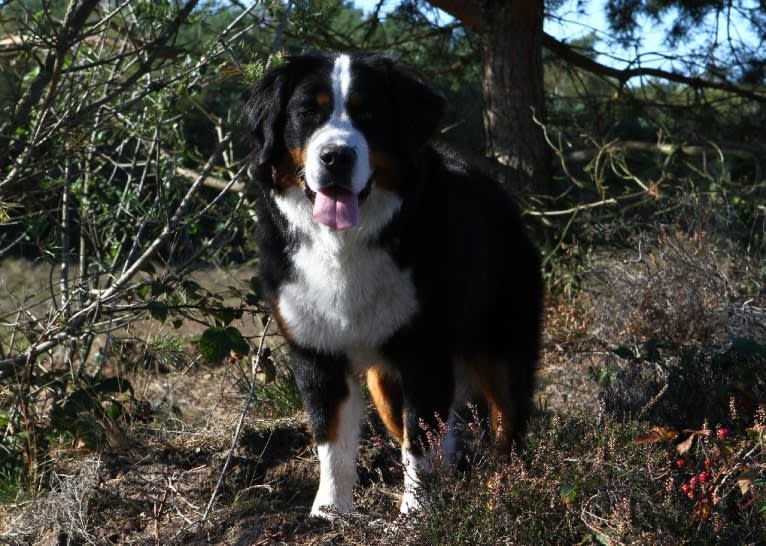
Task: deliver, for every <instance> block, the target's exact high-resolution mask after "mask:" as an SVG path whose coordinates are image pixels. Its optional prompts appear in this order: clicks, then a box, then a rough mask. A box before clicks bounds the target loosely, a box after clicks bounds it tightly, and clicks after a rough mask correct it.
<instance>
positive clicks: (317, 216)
mask: <svg viewBox="0 0 766 546" xmlns="http://www.w3.org/2000/svg"><path fill="white" fill-rule="evenodd" d="M371 186H372V177H370V179H369V180H368V181H367V184H366V185H365V187H364V188H363V189H362V191H361V192H359V193H358V194H357V193H354V192H352V191H351V190H349V189H347V188H344V187H341V186H328V187H326V188H322V189H321V190H319V191H316V192H315V191H313V190H312V189H311V188H309V185H308V184H307V183H305V181H304V185H303V188H304V191H305V192H306V196H307V197H308V198H309V200H310V201H311V202H312V203H313V205H314V207H313V219H314V222H316V223H317V224H322V225H325V226H327V227H329V228H330V229H331V230H333V231H343V230H347V229H351V228H353V227H355V226H356V225H357V224H359V207H360V206H361V204H362V203H363V202H364V200H365V199H366V198H367V196H368V195H369V193H370V188H371Z"/></svg>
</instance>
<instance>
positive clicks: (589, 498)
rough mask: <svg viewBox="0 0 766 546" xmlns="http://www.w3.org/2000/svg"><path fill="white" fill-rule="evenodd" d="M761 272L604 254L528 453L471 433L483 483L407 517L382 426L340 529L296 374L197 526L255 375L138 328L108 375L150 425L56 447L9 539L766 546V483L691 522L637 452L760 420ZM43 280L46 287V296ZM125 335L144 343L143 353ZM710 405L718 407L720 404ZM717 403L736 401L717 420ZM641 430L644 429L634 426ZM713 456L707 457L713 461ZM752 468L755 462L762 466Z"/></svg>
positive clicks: (723, 253)
mask: <svg viewBox="0 0 766 546" xmlns="http://www.w3.org/2000/svg"><path fill="white" fill-rule="evenodd" d="M749 267H750V266H749V265H748V264H747V262H746V261H745V260H743V258H742V257H741V256H739V255H738V253H737V252H736V250H735V249H733V248H732V247H731V246H728V245H727V244H725V243H721V241H717V240H715V239H714V238H713V237H711V236H709V235H708V234H704V233H700V234H697V235H694V236H686V235H683V234H678V233H671V234H668V233H661V234H659V235H657V236H656V237H654V238H651V239H644V240H642V244H641V248H640V249H639V248H634V249H632V251H630V252H627V253H625V252H623V253H621V254H619V255H615V254H612V255H600V256H599V255H591V256H590V261H589V266H588V269H587V271H586V273H585V274H584V275H583V285H582V289H581V290H580V291H579V292H577V293H576V294H575V295H569V296H566V297H565V296H557V297H551V298H550V301H549V302H548V305H547V315H546V334H545V343H544V354H543V358H542V366H541V370H540V379H541V380H540V388H539V391H538V393H537V395H536V399H537V400H538V401H539V406H540V411H539V412H538V415H537V416H536V417H535V419H534V421H533V423H532V426H531V432H530V437H529V446H528V450H527V452H526V453H525V454H523V455H522V456H514V457H513V458H512V459H511V460H510V461H498V460H496V459H494V458H492V457H489V456H487V454H486V452H485V447H483V446H481V445H478V444H477V442H476V441H475V437H474V441H473V443H472V444H471V447H470V448H469V449H468V450H467V457H468V458H469V459H470V460H471V463H472V464H470V465H468V468H469V470H468V471H467V472H466V471H457V470H455V469H451V468H449V467H440V470H439V471H438V472H437V474H438V476H436V477H435V479H434V480H433V481H430V482H429V485H428V487H429V490H430V498H431V503H430V504H429V507H428V509H427V510H425V511H424V512H423V513H422V514H421V515H420V516H418V517H417V518H414V519H407V520H403V519H401V518H399V517H398V514H397V511H396V507H397V498H398V495H399V494H400V489H401V480H402V470H401V468H400V463H399V454H398V450H397V447H396V445H395V443H394V442H393V441H392V440H391V439H390V438H389V437H388V436H387V435H386V433H385V432H383V431H382V427H381V425H380V423H379V422H378V421H377V419H376V418H375V417H374V416H371V417H370V418H369V420H368V421H367V422H365V424H364V425H363V443H362V447H361V451H360V461H359V474H360V482H359V487H358V488H357V497H356V503H357V507H358V513H357V514H355V515H351V516H348V517H343V518H339V519H337V520H336V521H334V522H332V523H327V522H323V521H316V520H314V519H311V518H309V517H307V513H308V510H309V507H310V504H311V501H312V498H313V495H314V492H315V488H316V485H317V480H318V475H317V465H316V462H315V459H314V456H313V454H312V451H311V440H310V434H309V431H308V429H307V426H306V422H305V419H304V418H303V417H302V414H301V413H300V412H298V413H294V408H295V402H294V401H290V400H289V397H290V396H291V395H290V393H289V388H288V387H287V386H286V385H289V377H288V376H285V375H284V374H282V375H281V376H280V377H281V379H280V381H282V383H281V385H282V387H280V388H281V389H283V390H279V389H273V390H272V391H270V392H267V390H266V389H265V388H264V389H259V390H258V391H257V396H256V402H255V405H254V407H253V411H252V413H251V414H250V415H247V416H246V419H245V427H244V433H243V435H242V436H241V438H240V441H239V443H238V445H237V447H236V449H235V451H234V453H233V458H232V462H231V465H230V467H229V470H228V471H227V473H226V475H225V480H224V487H223V489H222V490H221V492H220V494H219V496H218V497H217V498H216V499H215V502H214V503H213V504H212V510H211V512H210V513H209V515H208V517H207V519H205V520H204V521H203V516H204V514H205V511H206V507H207V505H208V503H209V502H210V499H211V494H212V492H213V490H214V487H215V484H216V482H217V480H218V478H219V476H220V473H221V469H222V468H223V463H224V460H225V458H226V456H227V455H228V449H229V445H230V442H231V438H232V437H233V434H234V429H235V427H236V423H237V420H238V419H239V416H240V414H241V412H242V408H243V406H244V400H245V398H246V393H247V391H248V373H249V372H248V370H247V365H246V364H247V363H246V362H240V363H238V364H232V363H230V364H227V365H222V364H210V365H208V364H204V363H202V362H201V361H200V359H199V358H198V356H197V352H196V349H195V347H194V345H193V344H190V342H189V341H190V340H191V339H193V337H194V335H196V334H197V333H198V332H197V329H196V327H195V326H188V327H187V326H184V327H183V328H182V329H181V330H180V331H176V330H173V329H171V328H170V326H168V325H163V326H160V327H158V326H157V324H156V323H152V322H149V321H146V322H145V323H142V324H141V325H134V327H135V328H136V329H135V330H133V331H132V332H131V335H130V336H125V345H124V346H123V347H122V350H115V351H114V352H113V353H112V354H111V356H110V362H109V367H108V368H107V371H109V372H110V373H112V372H114V373H119V374H122V375H124V376H125V377H127V378H129V380H130V381H131V383H132V384H133V385H134V388H135V391H136V398H137V399H140V400H143V401H146V402H148V403H149V404H150V406H149V407H150V411H149V412H148V415H145V416H144V419H143V420H139V419H135V420H133V421H131V422H128V423H126V424H123V425H120V436H119V438H118V441H114V442H112V443H111V444H110V445H108V446H107V447H105V448H103V449H102V450H100V451H98V452H97V453H93V452H88V451H87V450H85V449H84V448H83V446H82V445H80V444H78V443H77V442H76V440H73V439H71V438H70V439H67V438H61V440H60V442H59V443H58V444H57V445H51V446H49V456H50V457H52V458H55V461H52V463H51V464H50V472H49V476H50V478H49V482H48V487H47V489H46V490H44V491H40V492H39V493H38V494H37V495H36V496H35V498H32V499H30V500H27V501H24V500H23V499H21V498H19V499H18V501H17V503H16V504H9V505H6V506H5V507H3V508H1V509H0V521H3V523H2V524H0V537H2V540H4V541H6V542H8V543H11V544H48V543H50V542H51V541H58V542H59V543H67V542H69V543H78V544H362V543H364V544H397V545H400V544H423V543H431V544H447V543H450V544H458V543H460V544H479V543H481V544H488V543H495V544H501V543H506V544H532V543H534V544H560V543H602V544H606V543H609V544H617V543H656V544H680V543H686V542H688V541H693V542H698V543H711V542H720V541H722V540H723V541H727V540H729V541H731V540H733V541H735V542H736V541H740V540H748V541H750V542H753V541H756V542H757V541H758V540H761V539H766V537H763V536H762V535H763V533H762V531H759V529H763V528H766V526H764V524H766V521H763V517H762V516H759V515H758V514H759V512H758V511H757V510H758V509H760V508H759V507H760V506H762V503H763V499H764V497H765V496H766V493H765V492H764V489H763V486H762V483H761V482H758V481H757V480H754V481H753V484H754V485H753V488H752V489H751V491H750V492H749V493H748V494H747V495H744V494H739V493H737V492H736V491H735V492H734V493H732V494H731V495H730V496H729V497H728V498H727V500H726V502H725V503H723V504H721V505H720V506H716V507H715V509H714V510H713V512H712V514H710V515H709V516H708V517H706V518H705V519H704V520H699V519H697V520H695V519H694V518H695V516H694V513H695V512H694V510H695V505H694V503H693V502H692V501H689V500H688V499H685V498H684V497H683V496H681V495H679V494H678V487H679V486H680V483H681V479H682V478H683V479H687V478H688V477H685V478H684V477H683V476H681V475H680V474H679V473H678V472H676V471H674V470H673V469H672V468H671V463H672V461H673V457H674V449H673V446H672V444H671V445H648V446H647V445H638V444H636V443H635V442H634V441H633V440H634V438H635V437H636V436H637V435H638V434H639V433H641V432H645V431H646V430H648V428H650V427H651V426H652V425H655V424H658V423H661V422H664V421H667V420H668V416H672V417H673V418H674V419H676V420H684V419H686V420H688V421H687V422H685V423H684V425H685V426H690V427H699V426H701V421H700V420H699V419H700V413H699V411H696V413H695V412H692V411H691V410H692V409H696V410H700V408H703V411H704V412H706V416H707V417H708V418H710V419H727V418H729V417H728V416H730V415H731V411H732V407H734V406H731V404H730V403H729V402H730V398H731V395H732V393H734V395H736V396H740V395H742V396H744V395H745V394H747V396H750V399H749V401H750V402H751V403H753V404H755V405H756V407H757V404H758V403H766V393H765V392H764V391H763V390H759V389H762V386H763V385H762V383H759V381H762V380H763V379H764V378H763V377H762V375H758V372H757V369H756V375H755V376H754V377H755V379H754V380H751V381H750V383H749V387H752V388H750V389H749V390H748V392H747V393H744V392H743V391H741V390H737V389H738V385H739V383H738V381H741V379H742V378H741V376H740V375H737V373H734V372H732V370H741V369H746V368H747V366H748V365H751V364H753V363H759V362H762V361H761V360H758V358H760V357H758V356H757V355H749V356H748V355H744V356H743V355H742V354H738V353H736V351H734V352H732V351H733V350H734V348H736V347H735V345H734V344H733V340H736V339H738V338H742V337H743V336H749V338H750V339H752V340H753V341H754V342H756V343H763V344H764V346H766V336H763V333H764V332H766V321H765V320H764V313H762V312H761V311H762V309H763V307H764V304H765V303H766V302H764V301H763V300H762V299H758V298H763V296H762V295H759V294H757V293H756V294H749V293H748V292H747V287H748V286H750V287H752V286H754V285H755V286H757V285H758V284H757V280H754V279H756V276H755V275H756V272H754V271H753V269H757V268H752V267H750V269H748V268H749ZM9 268H10V271H11V274H9V275H7V280H6V283H14V282H19V281H14V280H13V279H17V278H19V275H20V272H23V271H26V273H25V275H24V277H25V278H27V279H29V278H30V275H29V271H30V269H29V268H25V267H24V266H23V264H19V263H18V262H13V263H11V264H10V266H9ZM31 271H38V272H42V271H43V270H42V269H34V268H33V269H31ZM250 274H251V272H250V271H241V272H237V271H231V272H220V271H219V272H210V273H207V274H204V275H202V276H200V277H198V278H197V282H199V283H200V284H203V285H217V286H222V285H225V284H226V283H228V282H231V279H237V278H239V279H240V280H239V281H235V282H242V280H243V279H247V278H249V276H250ZM41 276H42V275H39V276H38V280H37V281H36V282H38V283H39V286H43V287H44V286H45V284H46V281H45V280H44V279H41V278H39V277H41ZM226 277H228V279H227V278H226ZM743 287H744V288H743ZM244 320H245V321H246V322H245V323H244V324H237V326H240V327H242V328H245V329H247V328H251V329H252V330H251V331H250V333H251V334H252V335H255V334H256V333H257V332H258V331H259V330H258V328H259V324H258V323H257V322H256V321H254V320H252V319H251V318H250V317H245V319H244ZM187 328H188V329H187ZM163 336H176V337H177V338H179V339H181V340H185V341H184V344H183V347H182V348H183V351H181V352H178V351H177V350H176V349H177V347H176V349H172V348H171V349H167V348H166V349H162V348H161V347H162V343H165V342H166V341H167V340H166V341H162V340H163V339H164V338H163ZM130 339H134V340H137V341H140V343H137V344H134V345H131V344H130V343H129V341H130ZM268 344H269V345H270V347H271V348H272V349H273V351H274V358H275V359H276V362H277V364H278V367H279V369H280V370H284V369H285V368H284V360H283V358H284V357H283V356H282V355H281V352H280V351H281V344H280V341H279V339H278V338H277V337H270V338H269V340H268ZM171 345H172V344H171ZM152 347H154V349H151V348H152ZM158 347H159V348H158ZM152 351H154V353H152ZM626 351H628V352H627V353H626ZM727 351H728V352H727ZM163 355H165V356H163ZM168 355H170V356H168ZM721 355H723V357H722V356H721ZM166 357H167V358H166ZM170 357H172V358H170ZM724 357H725V358H724ZM163 358H166V359H165V360H163ZM721 358H724V360H725V361H726V362H729V363H730V364H731V366H729V367H728V368H726V369H725V370H723V371H721V370H717V371H716V369H715V367H714V366H712V364H713V362H721ZM173 359H175V360H173ZM726 359H728V360H726ZM738 359H739V360H738ZM51 362H52V361H51ZM238 365H241V366H242V367H238ZM743 366H744V367H743ZM674 370H675V371H674ZM711 389H717V390H716V392H718V391H720V392H718V394H717V395H716V396H712V395H711V392H713V391H711ZM690 393H695V394H696V395H699V396H690ZM293 395H294V392H293ZM736 396H735V397H736ZM719 397H724V398H725V400H724V402H723V407H721V404H720V400H718V398H719ZM700 398H705V399H706V400H707V405H702V404H701V403H700ZM737 400H739V401H737ZM737 400H735V401H734V405H735V406H736V407H734V410H735V411H739V412H740V417H739V419H740V420H739V421H738V422H737V423H734V424H733V425H732V426H733V427H740V430H742V431H744V429H745V427H747V426H751V425H752V424H753V421H752V418H751V416H752V415H753V413H752V411H751V412H750V413H748V412H747V411H745V410H744V408H743V407H742V404H741V403H740V402H741V401H742V400H744V399H737ZM280 404H281V405H280ZM290 408H293V410H290ZM279 414H288V416H287V417H282V418H279V417H277V416H278V415H279ZM711 416H712V417H711ZM636 417H640V418H641V419H642V420H643V421H635V420H629V419H628V418H636ZM468 428H469V430H474V432H475V430H478V429H477V428H474V429H471V427H468ZM738 438H740V439H738V440H737V441H738V442H741V443H740V444H737V445H738V446H739V445H741V446H742V449H745V447H747V449H748V450H750V451H749V452H750V453H751V455H750V457H751V459H750V460H749V462H748V461H746V460H745V459H741V460H738V461H739V462H735V461H737V459H736V457H737V456H739V455H737V454H738V453H739V452H736V453H735V454H734V456H733V457H735V458H733V459H731V462H728V461H729V460H728V459H727V462H726V464H727V465H728V468H729V469H735V470H731V472H732V476H734V475H735V474H736V473H737V472H741V471H742V469H745V468H750V469H751V470H753V469H755V471H756V472H760V478H759V479H761V480H762V479H763V470H762V468H763V467H766V461H764V460H763V452H760V454H758V452H752V448H753V446H754V445H757V444H747V442H751V441H756V440H752V439H750V438H749V437H748V436H747V435H746V434H744V433H743V435H742V436H740V437H738ZM760 441H761V442H762V439H761V440H760ZM748 446H749V447H748ZM700 449H701V450H702V452H701V455H700V457H703V456H704V450H705V449H706V448H704V446H702V447H700ZM746 452H748V451H743V453H746ZM753 453H755V455H753ZM753 457H754V458H753ZM759 457H760V458H759ZM753 461H755V462H756V463H757V464H756V465H755V466H749V467H748V466H747V465H748V464H750V465H752V464H753ZM691 463H692V461H690V464H691ZM696 464H701V460H700V461H698V462H697V463H696ZM737 464H739V465H740V467H737V466H736V465H737ZM757 465H764V466H757ZM737 468H739V470H736V469H737ZM756 475H758V474H756ZM732 479H733V478H732ZM758 483H761V485H758ZM759 499H760V500H759ZM759 503H761V504H759ZM735 509H736V510H735ZM737 510H739V512H738V513H739V515H738V516H736V517H735V516H734V515H733V514H735V512H737ZM759 533H760V534H759Z"/></svg>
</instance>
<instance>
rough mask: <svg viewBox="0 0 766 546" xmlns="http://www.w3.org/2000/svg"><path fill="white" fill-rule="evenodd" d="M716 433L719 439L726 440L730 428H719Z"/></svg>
mask: <svg viewBox="0 0 766 546" xmlns="http://www.w3.org/2000/svg"><path fill="white" fill-rule="evenodd" d="M716 434H717V435H718V438H719V439H721V440H725V439H726V438H728V437H729V429H728V428H726V427H723V428H719V429H718V432H716Z"/></svg>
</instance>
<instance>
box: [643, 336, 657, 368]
mask: <svg viewBox="0 0 766 546" xmlns="http://www.w3.org/2000/svg"><path fill="white" fill-rule="evenodd" d="M644 350H645V351H646V359H647V360H648V361H649V362H659V360H660V341H659V340H658V339H657V338H655V337H653V338H651V339H649V340H647V341H646V343H645V344H644Z"/></svg>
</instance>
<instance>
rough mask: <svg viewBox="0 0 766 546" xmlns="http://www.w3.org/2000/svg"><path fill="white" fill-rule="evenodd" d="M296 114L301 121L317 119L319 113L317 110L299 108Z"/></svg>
mask: <svg viewBox="0 0 766 546" xmlns="http://www.w3.org/2000/svg"><path fill="white" fill-rule="evenodd" d="M298 115H299V116H300V118H301V119H302V120H303V121H319V115H320V114H319V111H317V110H311V109H308V108H307V109H305V110H300V111H299V112H298Z"/></svg>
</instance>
